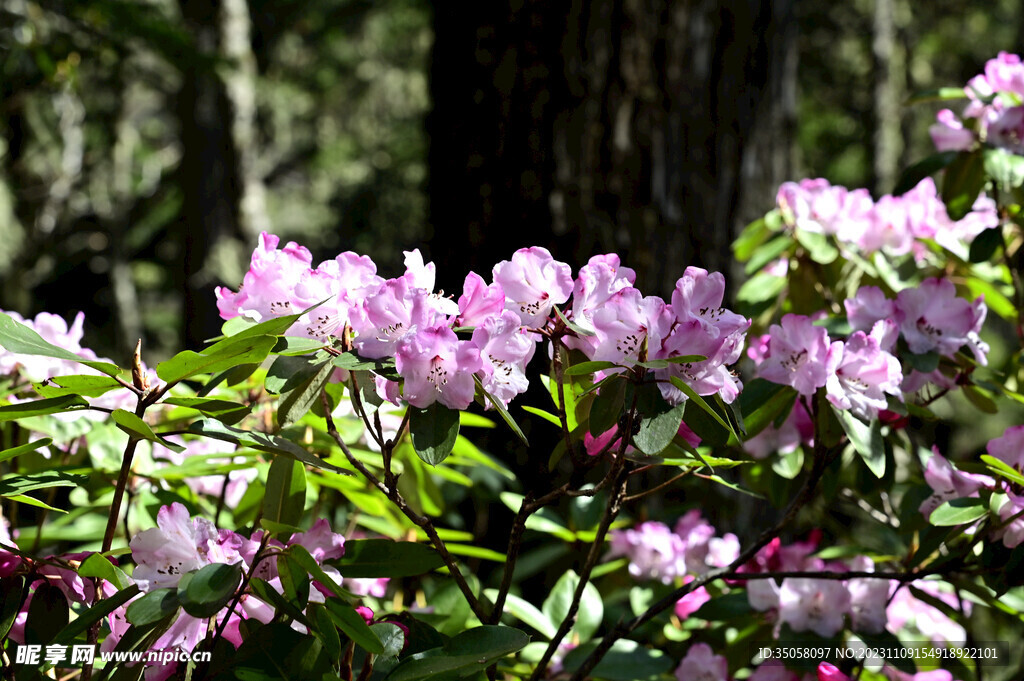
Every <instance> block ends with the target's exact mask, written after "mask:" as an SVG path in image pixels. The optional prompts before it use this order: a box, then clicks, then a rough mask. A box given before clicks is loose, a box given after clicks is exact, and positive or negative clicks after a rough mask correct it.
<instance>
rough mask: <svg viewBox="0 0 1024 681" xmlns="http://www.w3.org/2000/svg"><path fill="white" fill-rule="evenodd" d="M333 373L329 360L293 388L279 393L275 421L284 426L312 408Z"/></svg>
mask: <svg viewBox="0 0 1024 681" xmlns="http://www.w3.org/2000/svg"><path fill="white" fill-rule="evenodd" d="M333 374H334V366H333V365H332V364H331V363H330V362H324V363H323V364H320V365H318V370H317V372H316V373H315V374H313V375H312V376H310V377H309V378H308V379H307V380H305V381H304V382H303V383H302V384H301V385H299V386H298V387H297V388H295V389H294V390H290V391H288V392H286V393H281V402H280V403H279V404H278V407H277V423H278V425H279V426H280V427H281V428H286V427H288V426H290V425H291V424H293V423H295V422H296V421H298V420H299V419H301V418H302V417H303V416H305V415H306V412H308V411H309V410H310V408H312V406H313V405H314V404H316V402H317V401H318V400H319V399H320V392H321V391H322V390H323V389H324V386H326V385H327V382H328V381H329V380H330V379H331V376H332V375H333Z"/></svg>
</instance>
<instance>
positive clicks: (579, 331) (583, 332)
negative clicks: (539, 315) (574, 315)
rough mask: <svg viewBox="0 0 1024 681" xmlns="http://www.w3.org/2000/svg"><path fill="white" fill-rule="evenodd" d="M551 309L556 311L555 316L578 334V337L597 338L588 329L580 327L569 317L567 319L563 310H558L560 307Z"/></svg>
mask: <svg viewBox="0 0 1024 681" xmlns="http://www.w3.org/2000/svg"><path fill="white" fill-rule="evenodd" d="M551 309H552V310H554V311H555V315H557V316H558V318H559V319H561V320H562V323H563V324H565V325H566V327H568V328H569V329H571V330H572V331H574V332H575V333H576V335H578V336H595V335H596V334H595V333H594V332H593V331H590V330H588V329H584V328H583V327H582V326H580V325H579V324H577V323H575V322H573V321H572V320H570V319H569V318H568V317H566V316H565V314H564V313H563V312H562V311H561V310H559V309H558V306H554V307H552V308H551Z"/></svg>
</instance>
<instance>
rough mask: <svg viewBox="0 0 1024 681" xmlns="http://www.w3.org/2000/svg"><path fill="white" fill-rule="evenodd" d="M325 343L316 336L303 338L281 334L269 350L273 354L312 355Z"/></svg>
mask: <svg viewBox="0 0 1024 681" xmlns="http://www.w3.org/2000/svg"><path fill="white" fill-rule="evenodd" d="M326 345H327V344H326V343H324V342H323V341H322V340H319V339H317V338H303V337H297V336H281V337H280V338H278V339H277V344H276V345H274V349H273V350H272V351H271V354H273V355H282V356H300V355H312V354H313V353H315V352H316V351H317V350H322V349H323V348H324V347H325V346H326Z"/></svg>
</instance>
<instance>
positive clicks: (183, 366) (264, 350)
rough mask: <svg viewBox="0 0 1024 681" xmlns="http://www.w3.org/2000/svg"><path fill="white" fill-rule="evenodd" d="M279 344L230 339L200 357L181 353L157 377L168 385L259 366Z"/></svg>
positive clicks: (260, 339) (262, 338) (266, 340)
mask: <svg viewBox="0 0 1024 681" xmlns="http://www.w3.org/2000/svg"><path fill="white" fill-rule="evenodd" d="M243 333H244V332H243ZM240 335H241V334H240ZM276 343H277V338H275V337H274V336H254V337H242V338H241V339H238V338H227V339H225V340H223V341H220V342H219V343H216V344H214V345H211V346H210V347H209V348H207V349H206V350H205V351H204V352H201V353H199V352H192V351H191V350H185V351H184V352H179V353H178V354H177V355H175V356H174V357H171V358H170V359H169V360H167V361H165V362H161V363H160V364H157V365H156V375H157V376H159V377H160V378H161V379H162V380H164V381H166V382H167V383H177V382H178V381H181V380H184V379H186V378H189V377H191V376H195V375H196V374H213V373H217V372H218V371H224V370H225V369H231V368H234V367H236V366H238V365H240V364H259V363H260V362H262V361H263V360H264V359H266V358H267V355H269V354H270V351H271V350H272V349H273V347H274V345H275V344H276Z"/></svg>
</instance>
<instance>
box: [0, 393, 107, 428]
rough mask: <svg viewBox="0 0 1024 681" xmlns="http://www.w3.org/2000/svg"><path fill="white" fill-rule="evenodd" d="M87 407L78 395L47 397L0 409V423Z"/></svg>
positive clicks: (87, 404) (86, 403)
mask: <svg viewBox="0 0 1024 681" xmlns="http://www.w3.org/2000/svg"><path fill="white" fill-rule="evenodd" d="M88 406H89V403H88V402H86V401H85V400H83V399H82V398H81V397H79V396H78V395H63V396H61V397H48V398H46V399H43V400H32V401H30V402H18V403H17V404H9V405H7V406H4V407H0V423H3V422H4V421H14V420H17V419H24V418H29V417H31V416H45V415H47V414H57V413H61V412H65V411H77V410H79V409H84V408H86V407H88Z"/></svg>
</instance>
